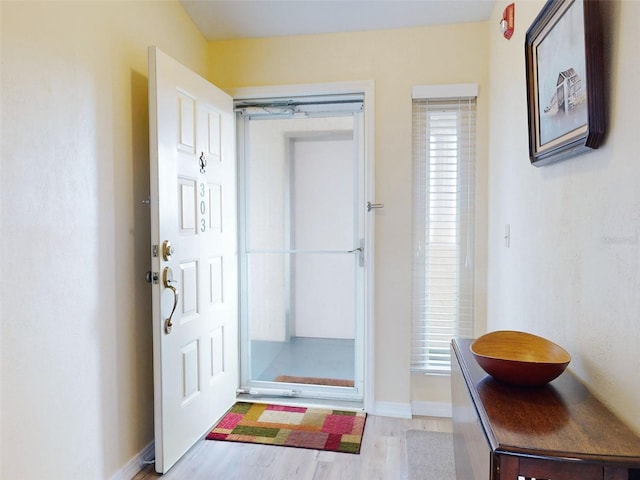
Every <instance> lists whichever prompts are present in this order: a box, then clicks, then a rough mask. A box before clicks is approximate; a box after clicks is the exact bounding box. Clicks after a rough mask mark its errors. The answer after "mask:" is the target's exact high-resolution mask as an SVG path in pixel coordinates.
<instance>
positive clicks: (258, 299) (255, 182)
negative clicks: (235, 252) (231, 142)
mask: <svg viewBox="0 0 640 480" xmlns="http://www.w3.org/2000/svg"><path fill="white" fill-rule="evenodd" d="M248 128H249V130H250V131H249V132H248V133H246V135H248V138H249V141H248V145H247V146H246V147H247V148H246V155H247V159H246V162H247V165H246V167H245V169H244V171H245V174H246V180H245V181H246V182H247V185H246V189H247V195H246V196H247V198H246V208H247V210H248V216H249V220H248V221H247V222H246V227H247V232H246V234H247V238H248V246H249V248H250V249H254V250H282V249H285V248H289V243H290V232H289V231H288V227H289V225H290V220H289V218H288V217H289V215H290V214H291V212H290V211H289V193H288V192H289V190H290V182H291V179H290V175H289V173H290V165H289V164H288V161H289V160H288V158H287V155H288V148H289V147H288V142H290V138H291V137H290V135H292V134H294V133H295V134H300V135H302V134H303V132H309V133H312V132H321V131H346V132H349V131H353V118H352V117H349V116H344V117H316V118H285V119H270V120H255V121H254V120H251V121H250V122H249V126H248ZM299 248H305V247H299ZM306 248H309V247H306ZM316 248H317V247H316ZM249 262H250V263H249V270H250V271H251V274H250V275H249V291H250V294H249V305H248V315H249V318H250V321H251V325H250V327H249V332H250V337H251V340H268V341H276V342H282V341H287V340H288V338H289V335H290V334H291V332H289V331H288V330H287V324H286V319H287V309H288V308H289V305H288V304H287V301H288V299H289V291H288V281H289V279H288V277H289V272H288V270H287V264H286V259H284V258H283V257H282V256H281V255H273V254H264V255H262V254H257V253H256V254H252V255H250V256H249Z"/></svg>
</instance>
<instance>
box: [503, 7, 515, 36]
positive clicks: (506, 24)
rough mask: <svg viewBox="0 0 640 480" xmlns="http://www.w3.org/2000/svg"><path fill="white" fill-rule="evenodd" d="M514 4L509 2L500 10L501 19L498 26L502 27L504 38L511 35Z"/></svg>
mask: <svg viewBox="0 0 640 480" xmlns="http://www.w3.org/2000/svg"><path fill="white" fill-rule="evenodd" d="M515 10H516V6H515V4H513V3H511V4H509V5H507V8H505V9H504V12H502V20H500V28H501V29H502V34H503V35H504V38H506V39H507V40H509V39H510V38H511V35H513V27H514V24H515Z"/></svg>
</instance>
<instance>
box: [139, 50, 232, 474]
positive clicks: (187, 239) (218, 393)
mask: <svg viewBox="0 0 640 480" xmlns="http://www.w3.org/2000/svg"><path fill="white" fill-rule="evenodd" d="M149 123H150V154H151V232H152V233H151V237H152V238H151V240H152V250H155V253H152V267H153V271H154V272H157V273H158V275H159V279H158V283H157V284H154V285H153V366H154V399H155V400H154V406H155V412H154V421H155V450H156V460H155V465H156V471H157V472H159V473H164V472H166V471H167V470H169V469H170V468H171V466H172V465H173V464H174V463H175V462H176V461H177V460H179V459H180V457H181V456H182V455H183V454H184V453H185V452H186V451H187V450H188V449H189V448H190V447H191V446H192V445H193V444H194V443H195V442H196V441H197V440H198V439H200V438H201V437H202V436H203V435H204V434H205V433H206V432H207V431H208V429H209V428H211V426H212V425H213V424H214V423H215V422H216V421H217V420H218V419H219V418H220V417H221V416H222V415H223V414H224V413H225V412H226V411H227V409H228V408H229V407H230V406H231V405H232V404H233V403H234V401H235V399H236V388H237V386H238V352H237V344H238V341H237V336H238V320H237V318H238V314H237V295H238V293H237V288H238V287H237V241H236V193H235V192H236V167H235V162H236V160H235V118H234V113H233V101H232V99H231V97H230V96H229V95H227V94H226V93H224V92H223V91H222V90H220V89H218V88H216V87H215V86H213V85H211V84H210V83H208V82H207V81H206V80H204V79H203V78H202V77H200V76H198V75H196V74H195V73H193V72H191V71H190V70H188V69H187V68H186V67H184V66H183V65H181V64H179V63H178V62H176V61H175V60H173V59H171V58H170V57H168V56H167V55H166V54H164V53H162V52H161V51H160V50H158V49H157V48H156V47H150V48H149ZM165 242H169V243H170V245H167V244H165Z"/></svg>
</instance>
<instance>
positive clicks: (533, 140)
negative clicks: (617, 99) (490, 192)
mask: <svg viewBox="0 0 640 480" xmlns="http://www.w3.org/2000/svg"><path fill="white" fill-rule="evenodd" d="M602 28H603V27H602V16H601V13H600V3H599V1H598V0H549V1H548V2H547V3H546V4H545V6H544V7H543V8H542V11H541V12H540V13H539V14H538V16H537V17H536V19H535V20H534V21H533V23H532V24H531V26H530V27H529V29H528V30H527V34H526V37H525V59H526V74H527V107H528V113H529V158H530V160H531V163H532V165H535V166H542V165H545V164H547V163H551V162H554V161H557V160H562V159H564V158H567V157H570V156H573V155H577V154H579V153H582V152H584V151H587V150H590V149H594V148H598V147H599V146H600V143H601V142H602V140H603V138H604V133H605V110H604V108H605V92H604V85H605V78H604V74H605V72H604V60H603V54H602V52H603V45H602Z"/></svg>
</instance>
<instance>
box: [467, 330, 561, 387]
mask: <svg viewBox="0 0 640 480" xmlns="http://www.w3.org/2000/svg"><path fill="white" fill-rule="evenodd" d="M471 353H473V356H474V357H475V359H476V361H477V362H478V364H479V365H480V366H481V367H482V368H483V370H484V371H485V372H487V373H488V374H489V375H491V376H492V377H494V378H495V379H496V380H500V381H501V382H504V383H508V384H511V385H520V386H526V387H535V386H540V385H544V384H546V383H548V382H550V381H551V380H553V379H554V378H556V377H557V376H558V375H560V374H561V373H562V372H564V369H565V368H567V365H569V362H570V361H571V356H570V355H569V354H568V353H567V351H566V350H565V349H563V348H562V347H560V346H558V345H556V344H555V343H553V342H551V341H549V340H547V339H546V338H542V337H538V336H537V335H532V334H530V333H525V332H516V331H512V330H499V331H496V332H490V333H487V334H486V335H483V336H481V337H479V338H477V339H476V340H475V341H474V342H473V343H472V344H471Z"/></svg>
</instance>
